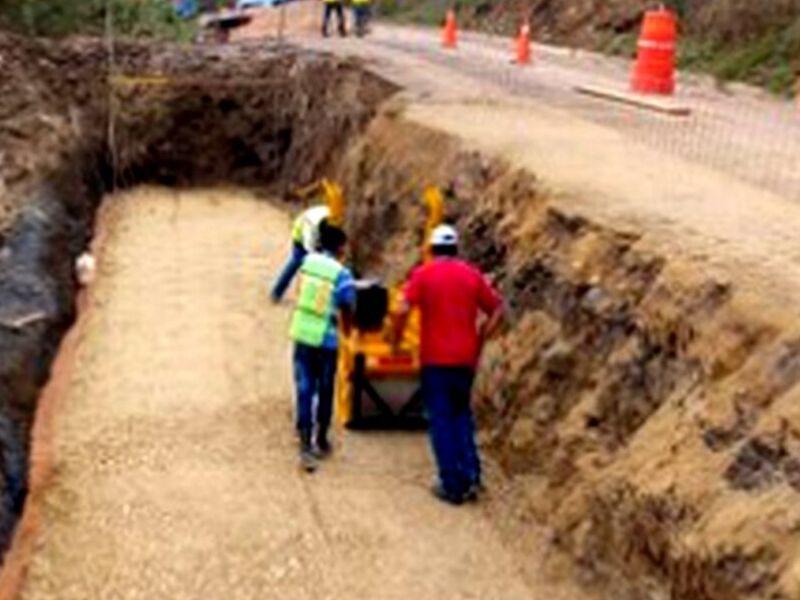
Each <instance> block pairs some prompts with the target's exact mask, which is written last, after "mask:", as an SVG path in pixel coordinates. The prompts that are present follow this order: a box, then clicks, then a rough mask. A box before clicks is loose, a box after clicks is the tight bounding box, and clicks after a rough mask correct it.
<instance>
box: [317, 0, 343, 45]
mask: <svg viewBox="0 0 800 600" xmlns="http://www.w3.org/2000/svg"><path fill="white" fill-rule="evenodd" d="M322 3H323V5H324V8H323V15H322V37H328V35H329V34H328V27H329V25H330V21H331V17H332V16H333V15H334V14H335V15H336V19H337V21H338V30H339V35H340V36H342V37H345V36H346V35H347V27H346V26H345V21H344V4H343V3H342V0H322Z"/></svg>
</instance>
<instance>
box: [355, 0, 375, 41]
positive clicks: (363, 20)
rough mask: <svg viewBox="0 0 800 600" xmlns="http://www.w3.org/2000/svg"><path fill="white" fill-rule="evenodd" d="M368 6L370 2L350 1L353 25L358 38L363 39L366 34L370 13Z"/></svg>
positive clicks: (367, 0) (366, 0) (363, 0)
mask: <svg viewBox="0 0 800 600" xmlns="http://www.w3.org/2000/svg"><path fill="white" fill-rule="evenodd" d="M370 4H371V2H370V0H352V6H353V23H354V27H355V31H356V35H357V36H358V37H364V36H365V35H366V34H367V28H368V26H369V19H370V16H371V12H372V11H371V6H370Z"/></svg>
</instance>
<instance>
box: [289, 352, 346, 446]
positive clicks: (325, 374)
mask: <svg viewBox="0 0 800 600" xmlns="http://www.w3.org/2000/svg"><path fill="white" fill-rule="evenodd" d="M336 357H337V351H336V350H333V349H328V348H315V347H314V346H307V345H305V344H295V347H294V380H295V386H296V388H297V414H296V417H297V422H296V424H297V430H298V431H301V432H303V431H306V432H309V433H311V432H312V431H313V430H314V425H316V426H317V432H318V433H322V434H323V435H324V434H325V433H327V432H328V428H329V427H330V424H331V416H332V414H333V390H334V386H335V383H336ZM315 397H316V399H317V411H316V418H315V415H314V398H315Z"/></svg>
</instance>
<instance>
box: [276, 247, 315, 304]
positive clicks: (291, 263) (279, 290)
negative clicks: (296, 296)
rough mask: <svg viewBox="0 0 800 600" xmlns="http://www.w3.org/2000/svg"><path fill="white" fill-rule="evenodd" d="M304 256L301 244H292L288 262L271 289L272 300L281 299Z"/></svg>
mask: <svg viewBox="0 0 800 600" xmlns="http://www.w3.org/2000/svg"><path fill="white" fill-rule="evenodd" d="M306 254H308V253H307V252H306V249H305V248H304V247H303V245H302V244H298V243H297V242H294V243H293V244H292V253H291V254H290V255H289V260H288V261H286V264H285V265H284V267H283V270H281V274H280V275H278V279H277V280H276V281H275V285H274V286H273V287H272V292H271V295H272V299H273V300H275V301H278V300H280V299H281V298H283V295H284V294H285V293H286V290H288V289H289V285H290V284H291V283H292V279H294V276H295V275H297V272H298V271H299V270H300V267H302V266H303V259H304V258H305V257H306Z"/></svg>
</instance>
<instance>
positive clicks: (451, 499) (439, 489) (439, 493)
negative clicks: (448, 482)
mask: <svg viewBox="0 0 800 600" xmlns="http://www.w3.org/2000/svg"><path fill="white" fill-rule="evenodd" d="M431 493H432V494H433V495H434V496H435V497H436V498H438V499H439V500H441V501H442V502H445V503H447V504H452V505H453V506H460V505H462V504H464V497H463V496H455V495H453V494H450V493H448V492H447V490H446V489H444V486H443V485H442V484H441V483H435V484H434V485H433V487H432V488H431Z"/></svg>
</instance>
